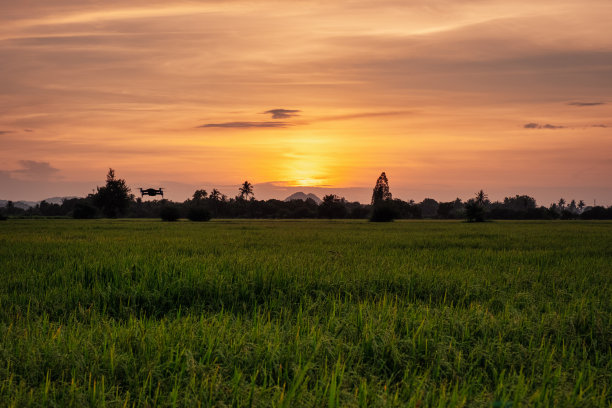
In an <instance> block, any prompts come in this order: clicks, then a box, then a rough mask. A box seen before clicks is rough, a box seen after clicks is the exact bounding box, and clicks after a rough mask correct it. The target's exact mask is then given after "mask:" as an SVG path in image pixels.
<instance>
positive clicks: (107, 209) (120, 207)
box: [94, 169, 134, 217]
mask: <svg viewBox="0 0 612 408" xmlns="http://www.w3.org/2000/svg"><path fill="white" fill-rule="evenodd" d="M133 198H134V196H133V195H131V194H130V188H129V187H128V186H127V184H126V183H125V180H123V179H117V178H115V170H113V169H108V174H107V175H106V185H105V186H104V187H98V188H97V193H96V194H94V204H95V205H96V207H98V208H100V209H101V210H102V213H103V214H104V215H105V216H107V217H116V216H117V215H122V214H124V213H125V210H126V209H127V208H128V206H129V205H130V201H131V200H132V199H133Z"/></svg>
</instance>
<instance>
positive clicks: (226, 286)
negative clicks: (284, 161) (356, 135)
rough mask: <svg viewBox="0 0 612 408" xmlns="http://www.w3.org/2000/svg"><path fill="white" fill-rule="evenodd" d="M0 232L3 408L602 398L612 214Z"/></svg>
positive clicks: (61, 225)
mask: <svg viewBox="0 0 612 408" xmlns="http://www.w3.org/2000/svg"><path fill="white" fill-rule="evenodd" d="M2 228H3V230H2V232H0V234H2V235H1V238H2V245H0V270H2V271H3V277H2V280H0V306H1V307H0V401H2V403H1V404H0V405H2V406H15V407H28V406H66V407H68V406H110V407H121V406H127V407H130V406H151V407H152V406H157V407H170V406H185V407H187V406H199V405H202V406H253V407H268V406H286V407H289V406H317V407H318V406H347V407H357V406H397V407H417V406H419V407H430V406H469V407H472V406H475V407H491V406H510V403H512V404H511V405H512V406H513V407H519V406H521V407H522V406H558V407H607V406H610V404H611V403H612V393H611V392H610V383H611V382H612V365H611V364H612V343H611V341H612V340H611V339H612V338H611V336H610V333H611V332H612V302H610V299H612V267H611V265H612V253H611V252H610V250H609V249H610V248H611V247H612V223H610V222H606V221H604V222H600V221H598V222H591V221H575V222H546V221H544V222H542V221H538V222H529V223H525V222H505V221H504V222H497V223H485V224H481V225H474V224H466V223H460V222H454V221H435V222H432V221H398V222H394V223H391V224H384V225H383V224H376V223H365V222H363V221H338V222H327V221H282V222H274V221H245V220H235V221H227V220H224V221H211V222H208V223H203V224H196V223H161V222H158V221H155V220H94V221H88V220H70V219H67V220H62V221H61V222H58V221H56V220H21V219H15V220H11V222H10V223H6V225H3V227H2Z"/></svg>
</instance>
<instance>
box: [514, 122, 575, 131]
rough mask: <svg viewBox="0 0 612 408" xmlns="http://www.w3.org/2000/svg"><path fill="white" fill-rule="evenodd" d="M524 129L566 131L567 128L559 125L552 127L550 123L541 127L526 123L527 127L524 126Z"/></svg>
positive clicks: (536, 124) (537, 124)
mask: <svg viewBox="0 0 612 408" xmlns="http://www.w3.org/2000/svg"><path fill="white" fill-rule="evenodd" d="M523 127H524V128H525V129H564V128H565V126H558V125H551V124H550V123H547V124H545V125H540V124H539V123H533V122H531V123H526V124H525V125H523Z"/></svg>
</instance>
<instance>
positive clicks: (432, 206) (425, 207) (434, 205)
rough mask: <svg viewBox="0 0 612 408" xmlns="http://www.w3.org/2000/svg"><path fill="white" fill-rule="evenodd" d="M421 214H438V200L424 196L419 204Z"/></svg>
mask: <svg viewBox="0 0 612 408" xmlns="http://www.w3.org/2000/svg"><path fill="white" fill-rule="evenodd" d="M419 206H420V207H421V216H423V217H425V218H431V217H435V216H436V215H437V214H438V207H439V205H438V202H437V201H436V200H434V199H433V198H426V199H424V200H423V202H422V203H421V204H419Z"/></svg>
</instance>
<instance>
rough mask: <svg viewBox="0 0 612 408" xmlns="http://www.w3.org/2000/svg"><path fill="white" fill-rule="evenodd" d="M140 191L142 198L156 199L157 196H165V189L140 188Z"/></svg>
mask: <svg viewBox="0 0 612 408" xmlns="http://www.w3.org/2000/svg"><path fill="white" fill-rule="evenodd" d="M139 190H140V196H141V197H144V196H146V195H147V196H151V197H155V196H156V195H160V196H162V197H163V196H164V189H163V188H161V187H160V188H158V189H155V188H142V187H140V188H139Z"/></svg>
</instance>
